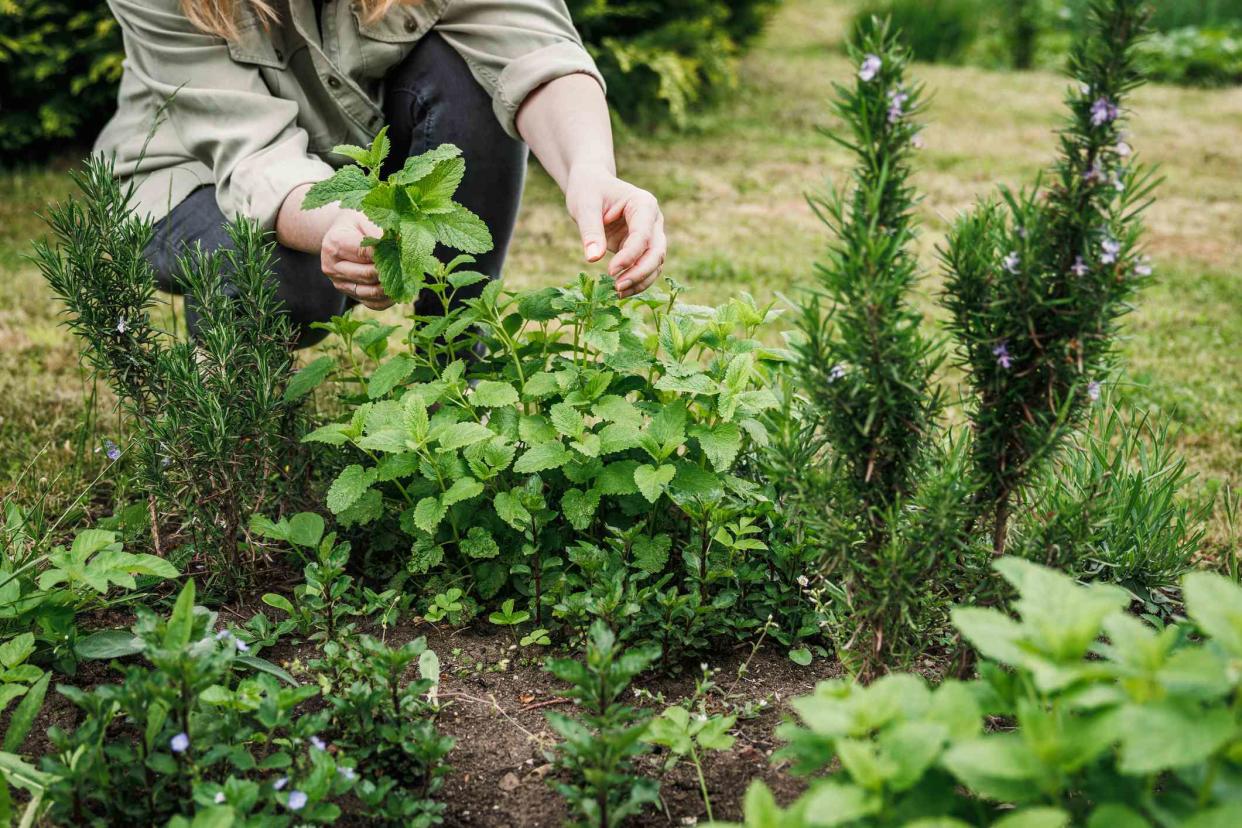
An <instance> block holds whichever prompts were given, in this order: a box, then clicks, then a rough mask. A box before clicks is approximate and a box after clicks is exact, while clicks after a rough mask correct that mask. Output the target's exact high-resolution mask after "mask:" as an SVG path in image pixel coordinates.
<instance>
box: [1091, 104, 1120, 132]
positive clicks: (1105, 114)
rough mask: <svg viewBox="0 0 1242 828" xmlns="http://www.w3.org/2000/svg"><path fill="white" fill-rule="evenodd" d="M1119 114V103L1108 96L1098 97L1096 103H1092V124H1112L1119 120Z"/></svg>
mask: <svg viewBox="0 0 1242 828" xmlns="http://www.w3.org/2000/svg"><path fill="white" fill-rule="evenodd" d="M1117 115H1118V110H1117V104H1115V103H1113V102H1112V101H1110V100H1109V99H1108V98H1104V97H1100V98H1096V101H1095V103H1093V104H1091V126H1096V127H1099V126H1104V125H1105V124H1111V123H1112V122H1113V121H1115V120H1117Z"/></svg>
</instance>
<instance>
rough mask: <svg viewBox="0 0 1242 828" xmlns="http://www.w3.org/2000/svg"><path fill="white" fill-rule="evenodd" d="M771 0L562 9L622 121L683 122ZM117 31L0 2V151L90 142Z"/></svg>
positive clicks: (722, 78) (79, 13) (724, 76)
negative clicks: (570, 17)
mask: <svg viewBox="0 0 1242 828" xmlns="http://www.w3.org/2000/svg"><path fill="white" fill-rule="evenodd" d="M779 2H780V0H687V2H680V1H678V2H674V0H651V1H650V2H632V1H631V0H568V5H569V9H570V11H571V12H572V13H573V16H574V20H575V21H576V22H577V24H578V28H579V30H580V31H581V33H582V36H583V39H584V40H585V41H586V44H587V48H588V50H590V52H591V54H592V55H593V56H594V57H595V59H596V60H597V61H598V62H599V67H600V70H601V71H602V72H603V73H604V77H605V78H606V79H607V81H608V83H609V86H610V89H611V97H612V103H613V106H614V107H615V108H616V110H617V113H618V115H620V116H621V118H622V119H624V120H626V121H631V120H633V119H635V118H637V119H639V120H642V121H647V122H655V121H663V120H671V121H672V122H674V123H676V124H681V123H684V121H685V119H686V116H687V114H688V113H689V111H690V109H691V108H692V107H694V106H695V105H696V104H701V103H704V102H706V101H708V100H710V99H711V98H712V97H714V96H715V95H717V94H718V93H720V92H722V91H724V90H728V89H730V88H732V86H733V84H734V81H735V79H736V64H735V60H734V59H735V57H736V56H737V55H738V54H739V53H740V52H741V51H742V49H744V48H745V47H746V46H747V45H748V44H749V43H750V42H751V41H753V39H754V38H755V36H756V35H758V34H759V32H760V31H761V30H762V28H763V25H764V23H765V22H766V21H767V19H768V18H769V16H770V15H771V13H772V12H773V11H774V10H775V8H776V6H777V4H778V3H779ZM122 59H123V53H122V48H121V33H120V29H119V27H118V26H117V24H116V21H115V20H114V19H113V18H112V15H111V14H110V13H109V11H108V7H107V5H106V4H105V3H104V2H103V0H86V2H82V3H71V2H38V3H36V2H33V0H0V90H2V91H0V151H3V152H4V153H5V154H13V153H19V154H21V155H23V156H27V157H29V156H37V155H40V154H46V153H47V152H48V150H49V149H50V148H51V147H54V146H56V144H51V145H50V146H49V144H48V143H47V142H48V141H52V140H56V139H62V140H63V139H69V140H72V141H75V142H78V143H88V142H90V141H91V140H92V139H93V138H94V131H95V130H96V129H98V127H99V126H100V125H101V124H102V123H103V122H104V121H105V120H106V119H107V118H108V116H109V115H111V113H112V109H113V107H115V105H116V84H117V82H118V81H119V80H120V78H121V61H122Z"/></svg>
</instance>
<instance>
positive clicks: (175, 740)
mask: <svg viewBox="0 0 1242 828" xmlns="http://www.w3.org/2000/svg"><path fill="white" fill-rule="evenodd" d="M168 749H169V750H171V751H172V752H173V753H185V752H186V751H187V750H189V749H190V736H189V734H187V733H178V734H177V735H176V736H174V737H172V738H171V739H169V740H168Z"/></svg>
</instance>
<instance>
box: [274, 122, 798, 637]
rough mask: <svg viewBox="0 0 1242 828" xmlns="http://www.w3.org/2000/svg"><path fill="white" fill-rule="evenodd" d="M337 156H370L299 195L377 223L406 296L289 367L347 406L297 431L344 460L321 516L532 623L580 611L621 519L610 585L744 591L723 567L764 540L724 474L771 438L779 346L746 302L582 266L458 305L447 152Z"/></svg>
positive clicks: (757, 494)
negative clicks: (388, 314) (689, 299)
mask: <svg viewBox="0 0 1242 828" xmlns="http://www.w3.org/2000/svg"><path fill="white" fill-rule="evenodd" d="M339 151H340V152H342V153H343V154H346V155H348V156H349V157H351V158H355V159H357V160H360V161H361V162H362V163H363V165H364V166H365V169H364V168H363V167H361V166H356V165H355V166H348V167H345V168H344V169H342V170H341V171H339V172H338V173H337V174H336V177H335V178H333V179H331V180H329V181H327V182H324V183H322V184H320V185H317V187H316V188H315V189H313V190H312V192H311V200H310V205H312V206H313V205H316V204H320V203H326V202H327V200H329V199H339V200H343V202H344V203H348V204H351V205H356V206H359V207H360V208H361V209H363V210H364V211H366V212H367V213H368V215H371V216H372V218H374V219H375V220H376V223H377V224H379V225H380V226H381V227H383V228H384V229H385V232H384V235H383V238H381V239H377V240H373V241H371V242H370V243H371V244H373V245H374V247H375V249H376V251H377V255H376V261H377V265H378V267H379V270H380V273H381V279H382V280H384V282H385V285H386V286H387V287H389V293H390V295H393V296H394V298H400V299H410V298H413V297H414V296H415V295H416V294H417V293H419V292H420V291H421V293H422V301H420V302H419V303H418V304H417V305H416V306H415V311H414V312H413V314H412V315H411V316H410V318H409V319H408V321H407V323H406V324H404V325H386V326H378V325H375V324H374V323H370V324H369V323H363V322H359V321H357V320H351V319H336V320H334V321H333V323H332V324H331V325H330V326H329V327H330V328H331V329H332V330H333V331H335V332H337V333H338V334H340V335H341V338H342V340H343V341H344V342H346V343H347V344H349V345H352V344H354V343H365V344H363V347H362V349H361V350H362V355H361V357H360V356H359V354H358V353H357V349H350V350H348V351H347V353H346V354H345V356H344V357H343V358H342V359H341V360H340V361H339V364H337V365H333V364H332V363H331V360H329V361H328V363H327V364H326V365H325V363H324V362H322V361H321V362H319V363H316V364H312V365H311V366H308V368H307V369H304V370H305V371H306V372H307V373H306V374H305V375H304V377H305V378H307V380H306V382H302V378H299V379H297V380H295V383H296V384H297V386H298V388H299V391H304V390H309V389H310V388H311V387H313V386H314V385H315V384H316V383H317V382H321V381H323V380H324V379H326V378H327V377H328V376H329V374H330V375H332V376H333V378H334V379H337V380H339V381H340V383H339V387H340V388H342V389H344V390H343V392H342V399H343V400H345V402H346V403H347V405H348V406H349V408H350V416H349V417H348V418H347V419H346V420H344V421H342V422H337V423H331V424H328V425H325V426H323V427H321V428H318V429H316V430H315V431H314V432H312V433H311V434H309V435H308V436H307V437H306V440H307V441H308V442H311V443H320V444H328V445H330V446H336V447H340V449H341V451H342V452H344V454H345V458H346V459H345V461H344V462H345V463H346V465H345V467H344V469H343V470H342V471H341V472H340V474H339V475H337V476H336V478H335V480H334V481H333V483H332V485H331V487H330V488H329V491H328V498H327V505H328V508H329V509H330V510H331V511H332V512H333V513H334V514H335V515H336V516H337V519H338V520H339V521H340V522H342V523H343V524H345V525H347V526H356V525H366V526H367V527H368V533H369V535H370V537H371V538H372V539H377V538H383V537H384V536H385V535H386V534H387V535H389V536H394V535H395V536H397V537H403V538H404V541H403V542H404V545H406V547H407V548H409V549H410V550H411V551H410V555H409V559H408V572H409V573H411V574H415V575H419V576H424V577H423V580H424V586H425V591H426V592H427V594H428V595H433V594H435V593H437V592H441V591H445V590H448V589H457V590H459V593H458V594H459V596H461V599H462V600H460V601H459V602H458V603H461V604H462V611H463V612H466V613H467V614H468V613H470V612H472V610H471V608H472V607H477V605H478V602H480V601H484V602H487V601H494V602H495V603H496V604H498V603H499V598H504V597H510V598H516V597H520V598H522V599H524V602H525V606H527V607H528V609H529V612H530V614H531V616H532V617H533V619H534V621H535V623H536V624H538V625H542V626H546V625H547V623H548V622H549V620H550V618H551V617H552V616H553V615H556V616H559V617H560V618H562V619H569V618H571V617H573V618H577V616H576V609H580V608H583V607H587V608H588V609H587V610H586V611H587V613H588V615H590V614H595V612H596V610H597V609H598V606H597V604H596V603H595V602H593V600H592V598H591V597H590V595H589V593H590V590H591V588H592V587H593V586H594V585H595V584H596V583H598V582H599V581H600V578H599V577H598V576H599V575H600V574H602V570H601V569H598V568H592V567H594V565H595V564H598V563H600V562H601V560H602V559H604V558H607V556H606V554H605V553H604V552H603V551H602V548H603V547H606V546H608V544H609V541H610V540H611V539H612V538H614V537H615V534H616V533H618V532H620V533H623V534H624V537H625V538H626V540H625V542H624V544H623V546H622V548H621V550H620V554H619V555H618V556H617V557H616V558H615V559H610V560H607V561H606V565H605V566H604V569H607V570H608V571H609V573H610V574H608V575H605V576H604V577H605V578H608V579H611V580H612V581H614V582H617V583H624V584H626V585H627V588H628V587H633V589H635V590H637V589H641V588H643V587H644V585H646V586H657V585H658V588H659V589H661V590H672V593H673V596H674V597H676V598H677V599H678V600H684V602H685V605H684V607H683V609H685V610H686V611H688V612H689V613H690V615H691V616H692V617H701V616H703V615H704V614H705V613H708V612H709V611H710V610H711V608H712V607H713V605H715V606H716V608H717V609H721V608H725V607H731V606H735V605H739V602H743V601H744V596H743V593H744V592H745V591H746V586H745V584H743V583H742V581H743V580H744V578H743V577H742V576H740V575H739V573H747V574H746V576H745V577H746V578H750V579H751V580H752V581H756V582H757V581H759V580H766V579H767V571H766V570H767V562H766V554H767V547H766V544H765V543H764V542H763V540H761V539H760V537H756V536H755V534H756V530H755V528H754V527H751V526H750V524H748V523H739V522H738V521H739V518H740V517H742V516H743V515H745V514H746V513H748V512H749V513H752V514H758V513H759V512H758V511H757V510H758V509H759V507H760V505H761V504H762V502H763V500H764V498H763V495H762V493H761V491H760V489H759V488H758V487H757V486H755V485H754V484H753V483H751V482H749V481H747V480H745V479H743V477H741V476H740V475H739V474H738V471H739V470H740V465H741V462H742V460H743V458H745V457H746V456H747V455H748V454H749V453H750V452H751V451H752V449H753V448H754V446H756V445H758V444H761V443H762V442H763V441H765V440H766V439H767V434H766V430H765V428H764V426H763V425H762V424H761V422H760V421H759V415H761V414H762V413H763V411H764V410H766V409H767V408H769V407H770V406H772V405H773V404H774V402H775V400H774V398H773V396H772V394H771V392H770V391H769V390H768V389H767V387H766V379H765V377H766V374H767V372H768V369H769V366H771V365H772V364H774V363H776V362H779V361H781V360H782V359H784V353H783V352H781V351H778V350H774V349H770V348H766V347H764V346H763V345H762V344H761V343H759V342H758V341H757V340H756V339H755V338H754V337H755V333H756V332H757V330H758V329H759V328H760V326H762V325H763V324H765V323H766V322H767V321H769V320H770V319H771V317H772V314H771V312H770V309H768V308H764V307H760V306H757V305H756V304H755V303H754V302H753V301H752V300H751V299H750V298H749V297H746V296H743V297H740V298H737V299H734V300H733V301H731V302H730V303H729V304H727V305H725V306H723V307H720V308H703V307H695V306H689V305H683V304H681V303H679V302H678V300H677V293H678V291H677V289H676V287H675V286H674V289H673V290H672V292H670V293H668V294H652V295H648V296H644V297H642V298H639V299H635V300H631V301H628V302H624V303H623V302H621V301H619V300H618V299H617V296H616V294H615V291H614V288H613V286H612V284H611V283H610V282H608V281H606V280H597V279H594V278H591V277H588V276H586V275H583V276H581V277H580V278H579V279H578V280H577V281H576V282H574V283H571V284H569V285H567V286H564V287H556V288H553V287H549V288H543V289H539V290H529V291H520V292H511V291H506V290H504V289H503V288H502V287H501V285H500V284H499V283H491V284H487V285H486V286H484V287H483V288H482V289H481V290H476V291H472V293H475V294H476V295H475V297H474V298H468V299H463V298H462V296H463V294H462V293H461V291H463V289H465V288H467V287H471V286H477V285H478V284H479V283H480V282H481V281H484V277H483V276H482V275H480V274H478V273H475V272H473V271H470V270H466V269H462V268H464V267H465V266H467V265H468V264H469V261H470V260H469V257H468V256H461V257H458V258H457V259H455V260H453V261H451V262H448V263H443V262H440V261H438V260H437V259H436V258H435V256H434V254H433V253H432V251H431V248H432V246H434V242H435V241H439V242H442V243H445V244H447V245H448V246H450V247H457V248H458V249H465V250H473V251H476V252H479V251H481V250H482V249H485V248H486V246H490V239H488V238H487V237H486V236H485V234H484V233H483V231H482V229H481V227H480V226H479V225H476V224H475V221H474V219H473V218H472V217H471V216H470V215H469V214H468V213H465V212H463V211H462V210H461V209H460V208H458V207H457V206H456V205H455V204H454V203H453V201H452V198H451V196H452V192H453V190H454V189H455V187H456V185H457V183H458V182H459V181H460V179H461V175H462V173H463V170H464V167H463V165H462V162H461V159H460V157H459V156H458V155H457V153H456V151H455V150H453V149H452V148H443V147H442V148H440V149H438V150H434V151H432V152H430V153H428V154H426V155H424V156H420V157H418V158H413V159H410V160H409V162H407V164H406V166H405V168H404V169H403V170H402V171H400V172H398V173H396V174H394V175H393V176H391V177H390V178H388V179H387V180H380V179H379V177H378V175H377V174H376V170H377V169H378V167H379V165H380V164H381V163H382V161H383V157H384V154H385V151H386V142H385V140H384V137H383V135H381V136H380V137H379V138H377V140H376V142H375V143H374V144H373V145H372V147H371V148H369V149H363V148H359V147H342V148H339ZM390 205H395V206H390ZM380 251H388V252H386V253H381V252H380ZM393 291H397V292H396V293H394V292H393ZM419 309H434V311H435V312H434V313H423V312H421V311H420V310H419ZM462 354H473V355H475V358H471V359H465V358H463V357H462V356H461V355H462ZM479 354H482V356H478V355H479ZM588 569H591V571H592V573H593V575H592V577H587V576H586V575H585V573H586V571H587V570H588ZM426 576H430V577H426ZM690 605H693V606H690ZM644 611H646V610H644ZM633 614H634V613H628V612H627V613H625V614H623V615H622V616H621V617H618V619H617V620H619V621H625V618H626V617H628V615H633ZM679 623H680V622H679ZM761 623H762V619H759V620H758V621H757V622H755V623H754V624H753V625H752V626H755V627H757V626H759V625H760V624H761ZM690 626H691V627H693V626H694V624H693V623H692V624H691V625H690ZM581 629H582V630H585V625H581Z"/></svg>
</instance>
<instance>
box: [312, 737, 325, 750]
mask: <svg viewBox="0 0 1242 828" xmlns="http://www.w3.org/2000/svg"><path fill="white" fill-rule="evenodd" d="M310 743H311V747H313V748H314V749H315V750H327V749H328V745H327V743H326V742H324V740H323V739H320V738H319V737H318V736H312V737H310Z"/></svg>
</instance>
